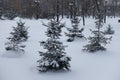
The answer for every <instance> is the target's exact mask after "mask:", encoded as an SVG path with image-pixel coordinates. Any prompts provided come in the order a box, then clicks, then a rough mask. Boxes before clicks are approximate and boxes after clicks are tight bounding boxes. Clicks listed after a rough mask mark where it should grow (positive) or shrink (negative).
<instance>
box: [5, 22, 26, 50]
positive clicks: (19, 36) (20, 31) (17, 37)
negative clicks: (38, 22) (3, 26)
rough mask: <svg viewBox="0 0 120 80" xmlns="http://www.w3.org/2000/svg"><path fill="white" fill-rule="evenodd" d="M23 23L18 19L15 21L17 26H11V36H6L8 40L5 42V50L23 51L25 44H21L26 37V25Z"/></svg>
mask: <svg viewBox="0 0 120 80" xmlns="http://www.w3.org/2000/svg"><path fill="white" fill-rule="evenodd" d="M24 24H25V23H22V21H20V22H17V25H18V26H17V27H13V32H11V33H10V34H11V36H10V37H9V38H7V39H8V40H9V41H8V42H6V43H5V45H7V47H6V50H12V51H24V49H23V48H25V45H22V42H25V41H26V40H27V39H28V32H27V30H28V27H25V26H24Z"/></svg>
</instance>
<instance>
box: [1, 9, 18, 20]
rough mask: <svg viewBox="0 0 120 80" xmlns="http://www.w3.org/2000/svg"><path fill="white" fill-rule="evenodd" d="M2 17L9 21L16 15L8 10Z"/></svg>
mask: <svg viewBox="0 0 120 80" xmlns="http://www.w3.org/2000/svg"><path fill="white" fill-rule="evenodd" d="M3 16H4V17H5V18H7V19H9V20H13V19H14V18H15V17H17V14H16V13H15V12H14V11H13V10H8V11H7V12H5V13H4V15H3Z"/></svg>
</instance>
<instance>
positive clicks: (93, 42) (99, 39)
mask: <svg viewBox="0 0 120 80" xmlns="http://www.w3.org/2000/svg"><path fill="white" fill-rule="evenodd" d="M95 1H96V7H97V9H96V22H95V24H96V30H94V31H93V30H91V32H92V33H93V35H94V36H92V37H89V38H88V39H89V40H90V41H89V44H87V45H86V46H84V49H83V50H85V51H88V52H96V51H99V50H102V51H104V50H106V48H105V47H104V45H106V44H108V43H109V41H108V40H110V39H111V38H106V37H105V35H104V32H103V31H101V28H102V27H103V16H104V15H103V11H102V8H101V6H100V5H99V1H98V2H97V0H95Z"/></svg>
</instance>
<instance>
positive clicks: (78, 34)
mask: <svg viewBox="0 0 120 80" xmlns="http://www.w3.org/2000/svg"><path fill="white" fill-rule="evenodd" d="M79 23H80V20H79V19H78V18H77V17H75V18H73V19H71V24H72V28H67V30H68V31H69V33H65V34H66V36H68V37H69V39H68V40H67V41H68V42H72V41H74V40H75V39H76V38H85V37H84V35H83V34H82V32H83V30H84V28H81V29H79Z"/></svg>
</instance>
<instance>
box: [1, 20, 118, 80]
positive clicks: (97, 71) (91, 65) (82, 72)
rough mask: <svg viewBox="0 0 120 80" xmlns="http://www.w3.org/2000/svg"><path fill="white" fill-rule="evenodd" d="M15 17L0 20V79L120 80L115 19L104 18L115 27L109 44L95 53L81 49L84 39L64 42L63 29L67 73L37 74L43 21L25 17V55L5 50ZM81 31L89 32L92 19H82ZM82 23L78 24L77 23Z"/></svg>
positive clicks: (67, 23)
mask: <svg viewBox="0 0 120 80" xmlns="http://www.w3.org/2000/svg"><path fill="white" fill-rule="evenodd" d="M18 20H19V18H16V19H15V20H13V21H9V20H3V21H1V20H0V80H120V47H119V46H120V43H119V41H120V23H118V18H115V19H114V18H112V19H111V18H107V24H109V23H110V24H111V25H112V27H113V29H114V30H115V34H114V35H113V39H112V41H111V44H108V45H107V46H106V47H107V51H105V52H97V53H87V52H83V51H82V50H81V49H82V48H83V45H85V44H87V42H88V41H87V40H86V41H85V40H76V41H75V42H71V43H68V42H66V39H67V37H65V36H64V32H65V31H66V29H65V28H64V29H63V33H62V34H63V36H62V37H61V41H62V42H63V43H64V45H68V47H67V48H66V52H67V54H68V55H69V56H71V57H72V61H71V71H69V72H46V73H40V72H38V70H37V69H36V66H37V62H36V61H37V60H38V59H39V54H38V51H42V50H43V48H42V47H40V44H39V41H42V40H45V39H46V35H45V33H44V31H45V30H46V27H44V26H42V23H41V21H43V22H45V23H46V22H47V20H27V19H24V20H23V21H25V22H26V26H30V28H29V35H30V38H29V40H28V41H27V42H26V43H25V44H26V46H27V47H26V48H25V51H26V52H25V54H17V53H16V54H15V53H13V52H7V51H5V49H4V48H5V45H4V44H5V42H6V41H7V39H6V38H7V37H8V36H9V33H10V32H11V31H12V26H16V21H18ZM64 21H65V22H66V26H67V27H70V21H69V20H68V19H64V20H63V22H64ZM86 22H87V23H86V26H83V27H84V28H85V31H84V34H85V36H86V37H88V36H89V35H90V31H89V29H92V28H94V20H93V19H91V18H87V19H86ZM81 26H82V23H81Z"/></svg>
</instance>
